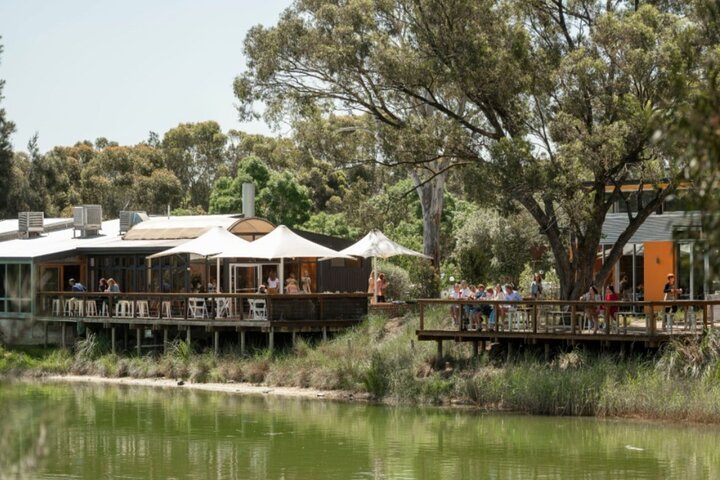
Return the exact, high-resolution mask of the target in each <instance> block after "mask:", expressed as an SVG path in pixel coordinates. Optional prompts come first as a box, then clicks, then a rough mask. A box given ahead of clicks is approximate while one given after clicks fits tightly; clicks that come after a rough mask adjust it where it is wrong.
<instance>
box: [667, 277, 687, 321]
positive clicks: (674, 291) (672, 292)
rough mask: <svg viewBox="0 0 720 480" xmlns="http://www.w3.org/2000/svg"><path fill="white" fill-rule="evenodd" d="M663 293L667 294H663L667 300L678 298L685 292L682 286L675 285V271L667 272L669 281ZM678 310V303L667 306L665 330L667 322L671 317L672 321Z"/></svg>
mask: <svg viewBox="0 0 720 480" xmlns="http://www.w3.org/2000/svg"><path fill="white" fill-rule="evenodd" d="M663 293H664V294H665V295H664V296H663V300H664V301H666V302H667V301H669V300H678V299H679V298H680V295H682V293H683V290H682V288H677V286H676V285H675V274H674V273H668V274H667V283H666V284H665V287H664V288H663ZM677 310H678V306H677V305H672V306H667V307H665V316H663V330H664V329H665V328H666V326H667V325H666V324H667V320H668V319H670V321H671V322H672V317H674V316H675V312H677ZM671 311H672V313H670V312H671ZM668 317H669V318H668ZM671 328H672V327H671Z"/></svg>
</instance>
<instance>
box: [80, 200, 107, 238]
mask: <svg viewBox="0 0 720 480" xmlns="http://www.w3.org/2000/svg"><path fill="white" fill-rule="evenodd" d="M101 228H102V207H101V206H100V205H81V206H79V207H73V234H74V233H75V231H78V230H79V231H80V236H81V237H87V236H89V235H97V234H98V232H100V229H101Z"/></svg>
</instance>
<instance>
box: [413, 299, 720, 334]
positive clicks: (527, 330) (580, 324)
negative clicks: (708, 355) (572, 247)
mask: <svg viewBox="0 0 720 480" xmlns="http://www.w3.org/2000/svg"><path fill="white" fill-rule="evenodd" d="M418 304H419V311H420V322H419V328H418V334H420V335H422V334H424V333H429V332H438V333H439V332H468V333H467V334H465V333H463V335H473V333H472V332H473V331H475V332H477V334H478V335H483V334H484V333H486V332H487V333H493V334H499V335H500V336H515V335H520V336H532V335H543V336H547V335H545V334H548V335H551V334H557V335H561V336H568V335H570V336H580V335H582V336H587V335H602V336H605V337H608V336H634V337H638V336H642V337H648V338H653V337H658V336H665V335H667V334H673V333H683V332H685V333H690V332H692V333H700V332H702V331H705V330H707V329H710V328H713V327H714V326H715V324H716V323H717V322H719V321H720V300H673V301H648V302H644V301H613V302H608V301H569V300H523V301H507V300H453V299H443V300H440V299H423V300H418ZM433 306H434V307H435V308H436V309H437V308H439V309H441V311H440V312H437V313H436V314H435V315H433V319H434V323H433V324H432V325H429V326H428V319H427V313H428V308H430V307H433ZM442 308H446V309H447V310H445V311H442ZM492 311H494V312H495V313H494V314H491V313H490V312H492ZM491 319H494V322H492V321H491ZM428 327H429V328H428Z"/></svg>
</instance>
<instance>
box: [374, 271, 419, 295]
mask: <svg viewBox="0 0 720 480" xmlns="http://www.w3.org/2000/svg"><path fill="white" fill-rule="evenodd" d="M378 271H379V272H382V273H384V274H385V279H386V280H387V282H388V288H387V290H386V291H385V298H386V299H388V300H405V299H408V298H410V285H411V284H410V275H409V274H408V272H407V270H405V269H404V268H401V267H398V266H397V265H393V264H392V263H385V262H383V263H382V264H380V263H379V264H378Z"/></svg>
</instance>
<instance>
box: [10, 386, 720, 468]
mask: <svg viewBox="0 0 720 480" xmlns="http://www.w3.org/2000/svg"><path fill="white" fill-rule="evenodd" d="M0 411H2V412H5V413H6V415H3V416H2V417H0V432H2V433H3V437H6V438H8V439H10V441H11V442H14V443H15V444H20V443H22V444H23V445H24V447H25V448H27V447H28V438H32V432H39V431H40V429H41V428H42V427H43V426H45V428H46V429H47V434H46V438H45V440H44V442H43V443H44V444H45V447H46V448H45V452H47V453H46V455H43V458H42V459H41V462H40V463H38V464H37V465H36V466H35V468H36V469H37V471H36V473H35V474H34V475H33V477H39V478H55V477H58V476H63V477H66V478H67V477H70V478H107V477H112V478H118V477H122V478H284V479H311V478H312V479H321V478H357V479H365V478H413V479H415V478H419V479H437V478H598V479H611V478H652V479H655V478H671V477H691V478H719V477H720V450H718V449H717V448H716V447H715V445H716V444H717V443H718V441H719V440H720V430H719V429H717V428H715V427H687V428H685V427H680V426H669V425H659V424H650V423H629V422H621V421H595V420H591V419H558V418H551V417H547V418H544V417H526V416H514V415H487V414H480V413H473V412H467V411H457V410H442V409H413V408H384V407H379V406H371V405H347V404H340V403H331V402H318V401H306V400H295V399H281V398H269V397H243V396H239V395H227V394H219V393H210V392H193V391H189V390H177V389H172V390H160V389H147V388H133V387H121V386H90V385H65V384H49V385H33V384H22V383H21V384H2V385H0ZM13 418H14V419H21V421H20V422H19V423H18V422H17V421H16V420H12V419H13ZM20 427H21V428H20ZM21 432H22V434H21ZM20 437H22V438H20ZM30 446H31V447H32V445H30ZM9 448H10V449H12V448H13V446H9ZM18 451H19V450H18ZM0 467H6V466H5V465H3V464H2V463H1V462H0ZM6 471H8V470H6ZM0 477H2V475H0Z"/></svg>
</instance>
